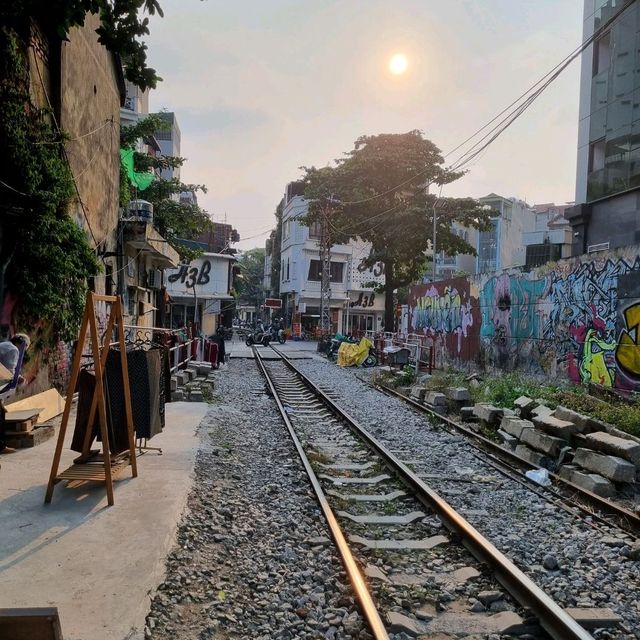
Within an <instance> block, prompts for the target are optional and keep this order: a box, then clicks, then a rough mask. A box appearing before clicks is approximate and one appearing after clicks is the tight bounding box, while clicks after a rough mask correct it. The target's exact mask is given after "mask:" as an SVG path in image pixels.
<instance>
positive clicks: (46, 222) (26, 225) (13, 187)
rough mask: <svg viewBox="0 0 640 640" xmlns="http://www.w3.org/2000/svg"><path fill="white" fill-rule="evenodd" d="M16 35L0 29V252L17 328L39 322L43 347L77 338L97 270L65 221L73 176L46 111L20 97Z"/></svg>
mask: <svg viewBox="0 0 640 640" xmlns="http://www.w3.org/2000/svg"><path fill="white" fill-rule="evenodd" d="M23 42H24V40H23V39H21V37H20V35H19V34H18V33H17V32H16V31H15V30H14V29H11V28H9V27H7V26H5V27H3V28H2V29H0V60H1V61H2V62H0V65H1V66H0V77H3V78H4V81H3V82H2V83H1V84H0V148H2V149H3V152H4V162H3V163H2V168H1V169H0V180H1V181H2V184H0V194H1V196H2V198H1V204H0V209H1V210H2V216H1V218H0V241H1V243H2V244H1V245H0V255H1V256H2V263H3V264H4V263H6V264H7V265H8V267H7V272H6V278H5V282H6V283H7V288H8V289H9V290H10V291H11V293H12V294H13V295H14V296H15V297H16V299H17V301H18V302H17V309H16V310H17V318H18V322H19V324H20V325H22V326H24V327H30V328H35V326H36V325H38V324H40V323H42V324H45V325H47V326H48V327H49V328H50V331H49V332H47V334H46V335H47V336H48V339H49V340H50V342H51V344H54V343H55V342H57V340H59V339H62V340H70V339H71V338H72V337H74V336H75V335H76V334H77V330H78V327H79V323H80V319H81V317H82V310H83V306H84V298H85V293H86V289H87V278H89V277H91V276H93V275H95V274H96V273H98V271H99V265H98V263H97V260H96V257H95V254H94V252H93V251H92V249H91V246H90V245H89V242H88V239H87V236H86V234H85V232H84V231H83V230H82V229H81V228H80V227H79V226H78V225H77V224H76V223H75V222H74V221H73V220H72V219H71V218H70V217H69V216H68V213H67V212H68V205H69V202H70V200H71V198H72V196H73V193H74V189H73V179H72V176H71V173H70V170H69V167H68V165H67V163H66V161H65V159H64V157H63V155H62V148H63V146H62V143H63V141H64V140H63V138H62V136H61V135H60V134H58V133H57V132H56V130H55V129H54V128H53V126H52V125H51V121H52V118H51V114H50V113H49V112H47V111H46V110H42V109H38V108H37V107H35V106H34V105H33V104H32V103H31V101H30V97H29V93H28V83H29V78H28V71H27V65H26V57H25V56H26V52H25V49H24V46H23V45H22V43H23Z"/></svg>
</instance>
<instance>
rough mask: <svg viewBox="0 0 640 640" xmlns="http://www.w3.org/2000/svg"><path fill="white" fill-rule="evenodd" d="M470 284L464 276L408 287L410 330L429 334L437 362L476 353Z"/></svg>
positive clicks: (476, 327)
mask: <svg viewBox="0 0 640 640" xmlns="http://www.w3.org/2000/svg"><path fill="white" fill-rule="evenodd" d="M471 286H472V285H471V283H470V281H469V280H468V279H467V278H453V279H451V280H445V281H443V282H437V283H435V284H420V285H416V286H414V287H411V290H410V292H409V301H408V304H409V326H410V330H411V332H413V333H420V334H423V335H428V336H430V337H431V338H433V340H434V345H435V347H436V364H437V365H438V366H442V365H443V364H444V363H446V362H447V361H466V362H469V361H474V360H476V359H477V357H478V354H479V350H480V346H479V345H480V343H479V333H480V313H479V308H478V300H477V297H473V296H472V293H471Z"/></svg>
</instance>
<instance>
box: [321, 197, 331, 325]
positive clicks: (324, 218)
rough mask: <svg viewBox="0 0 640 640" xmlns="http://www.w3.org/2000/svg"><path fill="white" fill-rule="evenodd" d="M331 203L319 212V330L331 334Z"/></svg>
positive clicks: (329, 201) (328, 202)
mask: <svg viewBox="0 0 640 640" xmlns="http://www.w3.org/2000/svg"><path fill="white" fill-rule="evenodd" d="M331 202H332V197H330V198H329V200H328V201H327V203H325V204H324V206H323V207H322V209H321V212H320V216H321V218H320V268H321V272H320V273H321V277H320V329H321V330H322V331H323V332H325V333H331V230H330V228H329V215H330V213H331V204H330V203H331Z"/></svg>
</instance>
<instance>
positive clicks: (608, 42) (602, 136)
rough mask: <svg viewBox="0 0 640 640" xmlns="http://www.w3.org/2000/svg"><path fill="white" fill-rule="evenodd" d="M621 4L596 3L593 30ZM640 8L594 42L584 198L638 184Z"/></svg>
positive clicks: (632, 9)
mask: <svg viewBox="0 0 640 640" xmlns="http://www.w3.org/2000/svg"><path fill="white" fill-rule="evenodd" d="M626 4H627V2H626V1H623V0H617V1H616V0H608V1H607V2H597V3H596V28H597V27H598V26H599V24H600V22H602V21H605V20H607V19H609V18H610V17H611V16H612V15H614V14H615V13H617V12H618V11H619V10H620V9H621V8H622V7H623V6H624V5H626ZM638 70H640V8H639V7H638V5H636V6H631V7H629V8H627V9H626V10H625V12H624V14H623V15H621V16H620V17H619V19H618V20H617V21H616V22H615V23H614V24H613V26H612V28H611V30H610V31H609V32H608V33H606V34H604V35H603V36H602V37H601V38H599V39H598V40H597V41H596V42H595V43H594V53H593V79H592V84H591V114H590V126H589V175H588V179H587V200H588V201H593V200H597V199H599V198H603V197H605V196H609V195H612V194H614V193H619V192H621V191H626V190H627V189H632V188H634V187H638V186H640V73H638Z"/></svg>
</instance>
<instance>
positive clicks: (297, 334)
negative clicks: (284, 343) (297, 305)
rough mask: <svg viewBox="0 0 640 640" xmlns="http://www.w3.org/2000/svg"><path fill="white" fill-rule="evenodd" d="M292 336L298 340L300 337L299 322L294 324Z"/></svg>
mask: <svg viewBox="0 0 640 640" xmlns="http://www.w3.org/2000/svg"><path fill="white" fill-rule="evenodd" d="M291 330H292V333H293V335H294V336H296V337H297V338H299V337H300V336H301V335H302V325H301V324H300V323H299V322H294V323H293V326H292V328H291Z"/></svg>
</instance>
